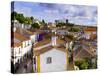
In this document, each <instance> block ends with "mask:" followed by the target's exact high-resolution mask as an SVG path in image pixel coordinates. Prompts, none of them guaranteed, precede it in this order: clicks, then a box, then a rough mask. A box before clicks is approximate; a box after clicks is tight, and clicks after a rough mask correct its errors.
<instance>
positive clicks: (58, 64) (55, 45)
mask: <svg viewBox="0 0 100 75" xmlns="http://www.w3.org/2000/svg"><path fill="white" fill-rule="evenodd" d="M45 41H46V40H45ZM41 43H42V42H41ZM41 43H40V42H38V43H37V44H36V45H39V46H38V47H36V48H34V56H33V57H34V60H33V61H34V63H33V66H34V71H35V72H54V71H66V70H67V62H68V60H67V52H66V47H65V46H64V45H62V44H64V43H65V42H64V41H63V40H60V39H58V38H57V37H56V36H54V37H52V40H51V42H48V44H45V45H44V44H43V45H42V46H40V44H41ZM59 44H60V45H59Z"/></svg>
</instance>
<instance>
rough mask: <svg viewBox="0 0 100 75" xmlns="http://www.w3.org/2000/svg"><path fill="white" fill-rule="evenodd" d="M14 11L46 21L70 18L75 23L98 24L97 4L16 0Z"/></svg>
mask: <svg viewBox="0 0 100 75" xmlns="http://www.w3.org/2000/svg"><path fill="white" fill-rule="evenodd" d="M14 11H16V12H18V13H23V14H24V15H25V16H33V17H35V18H37V19H39V20H42V19H44V20H45V21H46V22H54V21H55V20H59V19H61V20H65V19H68V20H69V22H70V23H74V24H79V25H97V7H96V6H85V5H73V4H54V3H36V2H22V1H15V2H14Z"/></svg>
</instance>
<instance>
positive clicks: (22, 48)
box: [11, 32, 32, 66]
mask: <svg viewBox="0 0 100 75" xmlns="http://www.w3.org/2000/svg"><path fill="white" fill-rule="evenodd" d="M11 46H12V47H11V51H12V58H11V60H12V62H13V64H14V65H15V66H16V64H20V62H22V61H24V59H25V56H26V58H27V56H28V55H29V54H30V53H31V47H32V43H31V40H30V39H28V38H26V37H24V36H23V35H21V34H18V33H16V32H14V34H13V39H12V44H11Z"/></svg>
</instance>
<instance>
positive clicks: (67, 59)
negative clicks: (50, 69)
mask: <svg viewBox="0 0 100 75" xmlns="http://www.w3.org/2000/svg"><path fill="white" fill-rule="evenodd" d="M68 64H69V58H68V49H66V70H67V68H68V67H67V66H68Z"/></svg>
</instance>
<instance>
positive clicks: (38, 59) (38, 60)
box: [37, 55, 40, 73]
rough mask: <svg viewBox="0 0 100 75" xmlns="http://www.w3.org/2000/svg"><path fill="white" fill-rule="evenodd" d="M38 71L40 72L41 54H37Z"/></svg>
mask: <svg viewBox="0 0 100 75" xmlns="http://www.w3.org/2000/svg"><path fill="white" fill-rule="evenodd" d="M37 72H38V73H40V55H39V56H37Z"/></svg>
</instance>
